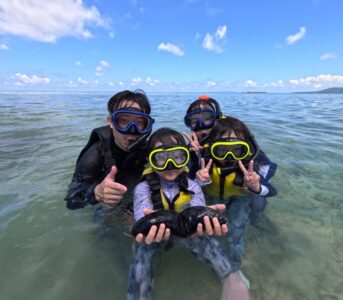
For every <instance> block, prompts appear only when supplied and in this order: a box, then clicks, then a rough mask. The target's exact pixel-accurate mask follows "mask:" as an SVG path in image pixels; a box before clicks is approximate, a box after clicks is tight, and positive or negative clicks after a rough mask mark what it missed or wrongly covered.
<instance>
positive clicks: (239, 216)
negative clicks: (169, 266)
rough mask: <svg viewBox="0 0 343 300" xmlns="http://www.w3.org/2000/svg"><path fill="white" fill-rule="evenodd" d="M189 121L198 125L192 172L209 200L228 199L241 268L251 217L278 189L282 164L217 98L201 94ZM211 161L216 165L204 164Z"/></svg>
mask: <svg viewBox="0 0 343 300" xmlns="http://www.w3.org/2000/svg"><path fill="white" fill-rule="evenodd" d="M185 124H186V126H187V127H188V128H189V129H191V130H192V137H191V136H189V135H188V134H187V133H185V132H184V135H185V137H186V138H187V139H188V141H189V142H190V144H189V147H190V150H191V163H190V178H195V177H196V178H197V179H198V180H199V181H200V183H201V182H202V184H201V185H202V186H203V189H204V192H205V196H206V202H207V204H212V203H225V204H226V207H227V210H226V215H227V217H228V220H229V233H228V235H227V244H228V252H229V253H228V254H229V258H230V262H231V264H232V267H233V270H234V271H238V270H239V268H240V266H241V263H242V257H243V252H244V235H245V232H246V228H247V226H248V224H249V223H250V220H251V218H252V217H253V216H257V214H258V213H260V212H262V211H263V210H264V209H265V207H266V204H267V201H266V197H271V196H274V195H276V189H275V188H274V187H273V186H272V185H271V184H270V183H269V180H270V178H272V177H273V176H274V174H275V171H276V168H277V165H276V164H275V163H273V162H271V161H270V160H269V158H268V157H267V156H266V155H265V154H264V152H263V151H262V150H261V149H260V148H259V146H258V144H257V143H256V141H255V139H254V137H253V135H252V134H251V133H250V131H249V129H248V128H247V126H246V125H245V124H244V123H243V122H241V121H240V120H238V119H236V118H232V117H226V116H225V117H224V116H223V114H222V112H221V110H220V106H219V104H218V102H217V101H215V100H214V99H212V98H209V97H207V96H201V97H199V99H198V100H196V101H194V102H193V103H192V104H191V105H190V106H189V108H188V110H187V114H186V116H185ZM210 162H212V166H211V168H210V169H209V170H207V169H204V168H203V166H205V165H206V164H208V163H210ZM199 169H202V170H201V171H200V172H199Z"/></svg>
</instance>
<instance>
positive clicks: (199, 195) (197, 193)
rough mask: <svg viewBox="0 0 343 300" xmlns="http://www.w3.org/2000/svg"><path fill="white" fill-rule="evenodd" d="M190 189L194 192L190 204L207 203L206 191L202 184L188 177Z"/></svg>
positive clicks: (202, 204) (200, 204)
mask: <svg viewBox="0 0 343 300" xmlns="http://www.w3.org/2000/svg"><path fill="white" fill-rule="evenodd" d="M188 190H190V191H192V192H193V193H194V194H193V195H192V198H191V201H190V203H189V205H190V206H205V205H206V203H205V196H204V193H203V192H202V190H201V187H200V185H199V184H198V183H197V182H196V181H194V180H190V179H188Z"/></svg>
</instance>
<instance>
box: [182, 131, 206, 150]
mask: <svg viewBox="0 0 343 300" xmlns="http://www.w3.org/2000/svg"><path fill="white" fill-rule="evenodd" d="M182 134H183V135H184V137H185V138H186V139H187V140H188V141H189V143H190V145H191V147H190V148H189V150H190V151H195V152H197V153H200V152H201V151H202V150H203V149H204V147H203V146H201V145H200V143H199V140H198V137H197V135H196V133H195V132H194V131H192V137H191V136H190V135H189V134H188V133H187V132H185V131H184V132H182Z"/></svg>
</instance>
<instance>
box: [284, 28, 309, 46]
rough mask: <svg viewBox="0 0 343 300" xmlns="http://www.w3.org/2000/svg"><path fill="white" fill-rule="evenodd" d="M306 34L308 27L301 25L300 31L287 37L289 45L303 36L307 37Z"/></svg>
mask: <svg viewBox="0 0 343 300" xmlns="http://www.w3.org/2000/svg"><path fill="white" fill-rule="evenodd" d="M305 34H306V28H305V27H300V29H299V32H297V33H296V34H293V35H289V36H288V37H287V38H286V42H287V45H292V44H294V43H296V42H298V41H300V40H301V39H302V38H304V37H305Z"/></svg>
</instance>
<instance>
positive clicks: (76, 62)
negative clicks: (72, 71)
mask: <svg viewBox="0 0 343 300" xmlns="http://www.w3.org/2000/svg"><path fill="white" fill-rule="evenodd" d="M74 65H75V66H78V67H81V66H82V62H80V61H78V60H77V61H75V62H74Z"/></svg>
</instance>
